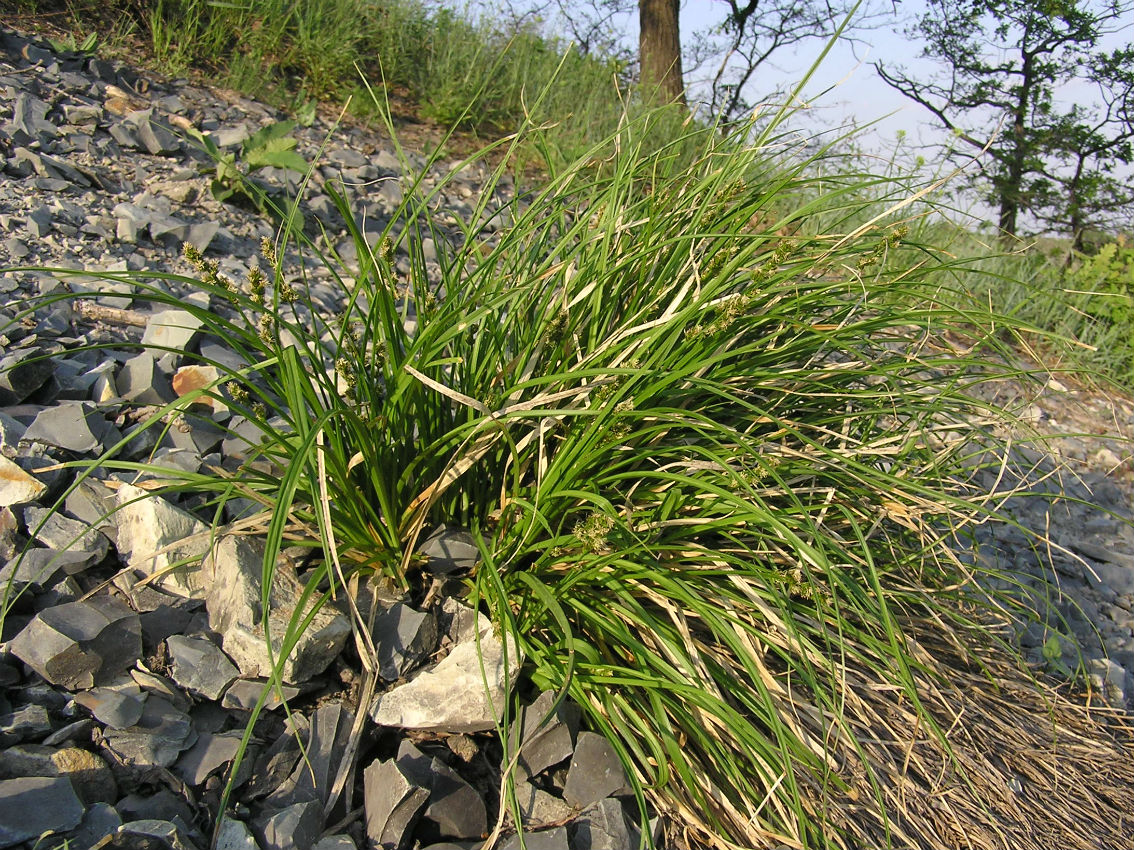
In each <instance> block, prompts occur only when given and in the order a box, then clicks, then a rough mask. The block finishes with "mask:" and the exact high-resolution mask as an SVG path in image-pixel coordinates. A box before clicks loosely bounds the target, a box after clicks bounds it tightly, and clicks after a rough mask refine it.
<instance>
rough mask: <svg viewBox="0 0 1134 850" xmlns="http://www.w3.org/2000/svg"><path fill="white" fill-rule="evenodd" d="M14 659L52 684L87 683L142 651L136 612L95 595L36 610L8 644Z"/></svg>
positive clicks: (86, 685)
mask: <svg viewBox="0 0 1134 850" xmlns="http://www.w3.org/2000/svg"><path fill="white" fill-rule="evenodd" d="M11 650H12V653H13V654H14V655H16V657H17V658H19V659H20V660H21V661H23V662H24V663H25V664H27V665H28V666H29V667H31V668H32V669H33V670H35V671H36V672H37V673H39V675H41V676H43V678H45V679H46V680H47V681H49V682H51V683H52V684H53V685H58V686H60V687H63V688H67V689H68V690H79V689H84V688H90V687H93V686H94V685H95V684H97V683H100V682H103V681H107V680H109V679H111V678H113V677H114V676H115V675H116V674H118V673H121V672H122V671H124V670H126V669H128V668H129V667H130V666H131V665H132V664H133V663H134V662H135V661H137V660H138V658H140V657H141V655H142V627H141V624H140V623H139V622H138V615H137V614H135V613H134V612H133V611H131V610H130V609H129V608H127V607H126V606H125V605H123V604H122V603H121V602H119V601H118V600H116V599H114V598H112V597H109V596H96V597H93V598H91V599H89V600H87V601H86V602H69V603H66V604H64V605H57V606H55V607H54V608H48V609H47V610H46V611H41V612H40V613H39V614H37V615H36V616H35V618H34V619H33V620H32V621H31V622H30V623H29V624H28V625H27V626H26V627H25V628H24V629H23V630H22V631H21V632H20V633H19V634H18V635H16V637H15V639H14V640H13V641H12V643H11Z"/></svg>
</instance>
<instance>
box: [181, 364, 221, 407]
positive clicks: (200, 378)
mask: <svg viewBox="0 0 1134 850" xmlns="http://www.w3.org/2000/svg"><path fill="white" fill-rule="evenodd" d="M220 378H221V373H220V370H219V369H217V367H216V366H201V365H190V366H182V367H181V368H180V369H178V370H177V371H176V372H175V373H174V375H173V391H174V392H175V393H177V395H178V397H182V396H186V395H188V394H189V393H191V392H197V391H199V390H204V389H206V388H209V387H212V389H211V390H210V392H212V393H214V394H217V393H218V392H219V391H218V390H217V388H216V385H217V382H218V381H219V380H220ZM196 403H197V404H203V405H205V406H206V407H211V408H212V409H213V410H214V411H216V412H218V413H220V412H223V411H226V410H228V405H226V404H225V403H224V402H223V401H220V400H219V399H217V398H213V397H211V396H209V395H199V396H197V400H196Z"/></svg>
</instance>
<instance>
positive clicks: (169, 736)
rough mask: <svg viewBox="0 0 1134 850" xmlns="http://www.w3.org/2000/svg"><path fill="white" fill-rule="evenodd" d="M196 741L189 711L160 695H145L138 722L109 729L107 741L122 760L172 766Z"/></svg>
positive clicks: (129, 762)
mask: <svg viewBox="0 0 1134 850" xmlns="http://www.w3.org/2000/svg"><path fill="white" fill-rule="evenodd" d="M196 742H197V733H196V731H195V730H194V729H193V722H192V721H191V720H190V719H189V715H188V714H186V713H185V712H183V711H180V710H179V709H177V708H175V707H174V706H173V705H172V704H170V703H169V702H167V701H166V700H164V699H162V698H161V697H159V696H153V695H151V696H150V697H148V698H147V699H146V704H145V707H144V708H143V710H142V716H141V718H139V720H138V723H137V724H136V725H134V726H131V727H129V728H126V729H111V730H107V732H106V743H107V744H108V745H109V746H110V748H111V749H112V750H114V752H116V753H117V754H118V755H119V756H120V757H121V758H122V760H123V761H125V762H127V763H128V764H136V765H139V766H149V765H158V766H160V767H169V766H170V765H172V764H173V763H174V762H175V761H177V757H178V756H179V755H180V754H181V753H182V752H184V751H185V750H187V749H189V748H190V747H191V746H193V744H195V743H196Z"/></svg>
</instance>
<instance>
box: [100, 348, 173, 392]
mask: <svg viewBox="0 0 1134 850" xmlns="http://www.w3.org/2000/svg"><path fill="white" fill-rule="evenodd" d="M114 384H115V387H117V389H118V392H119V393H120V394H121V396H122V398H124V399H126V400H127V401H129V402H133V403H134V404H153V405H164V404H168V403H169V402H171V401H173V399H174V398H175V395H174V392H173V388H172V387H171V386H170V385H169V379H168V378H166V377H165V374H164V373H163V372H162V371H161V370H159V369H158V368H157V362H156V361H155V360H154V356H153V354H151V353H150V352H148V351H143V352H142V353H141V354H138V355H135V356H134V357H131V358H130V359H129V360H127V361H126V362H125V363H123V364H122V369H121V370H120V371H119V372H118V375H117V377H116V378H115V380H114Z"/></svg>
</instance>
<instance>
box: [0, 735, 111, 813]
mask: <svg viewBox="0 0 1134 850" xmlns="http://www.w3.org/2000/svg"><path fill="white" fill-rule="evenodd" d="M22 776H48V777H56V776H59V777H64V778H66V779H70V780H71V784H72V785H74V787H75V793H76V794H78V796H79V799H80V800H82V801H83V802H84V803H85V804H87V805H90V804H92V803H98V802H102V803H114V802H115V801H116V800H117V799H118V788H117V785H116V783H115V781H114V774H113V772H111V770H110V768H109V767H107V765H106V762H105V761H103V759H102V758H101V757H100V756H97V755H95V754H94V753H92V752H90V751H89V750H84V749H81V748H80V747H63V748H61V749H56V748H54V747H46V746H43V745H40V744H20V745H18V746H15V747H9V748H8V749H7V750H4V751H2V752H0V779H16V778H18V777H22Z"/></svg>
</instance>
